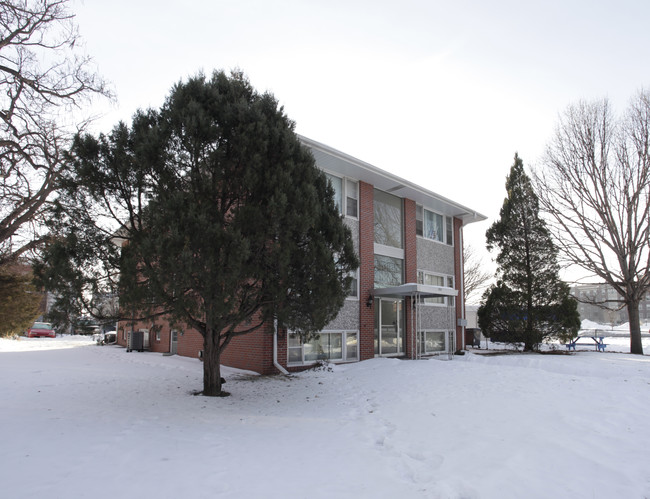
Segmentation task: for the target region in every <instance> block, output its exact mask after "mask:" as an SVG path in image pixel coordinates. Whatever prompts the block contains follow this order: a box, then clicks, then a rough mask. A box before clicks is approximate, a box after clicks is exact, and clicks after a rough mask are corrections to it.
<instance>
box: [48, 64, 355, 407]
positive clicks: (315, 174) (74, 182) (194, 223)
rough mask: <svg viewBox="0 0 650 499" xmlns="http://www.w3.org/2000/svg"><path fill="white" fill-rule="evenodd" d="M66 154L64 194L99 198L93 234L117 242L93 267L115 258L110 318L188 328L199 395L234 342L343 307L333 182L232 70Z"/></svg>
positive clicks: (309, 325) (271, 106) (344, 279)
mask: <svg viewBox="0 0 650 499" xmlns="http://www.w3.org/2000/svg"><path fill="white" fill-rule="evenodd" d="M73 153H74V159H75V165H76V172H77V177H76V178H73V179H71V183H70V185H71V187H72V189H71V191H70V192H71V193H74V195H75V196H77V199H79V197H80V196H82V197H83V195H84V193H85V195H86V197H87V198H92V197H95V199H99V200H100V201H101V200H106V202H105V203H103V204H104V205H105V209H107V210H108V209H111V210H113V213H114V214H115V215H118V216H117V217H116V218H117V219H119V220H120V224H121V226H120V227H119V228H118V229H117V230H116V231H115V232H114V233H113V234H112V235H111V234H108V233H106V234H105V237H104V238H102V237H98V240H99V241H100V242H101V243H102V247H103V248H106V247H107V244H106V242H107V241H108V240H109V239H110V237H113V238H114V236H115V235H118V236H119V238H120V240H121V241H124V242H125V244H124V246H123V248H122V252H121V254H120V255H119V260H118V257H117V253H115V252H114V251H112V250H110V249H106V251H105V253H104V254H105V255H107V257H108V258H107V259H106V258H105V259H104V260H103V261H104V263H105V262H106V261H108V260H111V259H112V260H113V261H112V265H113V266H116V265H118V264H119V267H120V271H121V278H120V281H119V287H120V305H121V314H122V315H123V316H125V315H126V316H127V317H128V316H129V315H133V316H134V317H155V316H157V315H163V316H166V317H169V318H171V319H172V320H173V321H176V322H177V323H179V324H185V325H187V326H190V327H192V328H194V329H196V330H197V331H199V332H200V333H201V334H202V335H203V338H204V347H203V359H204V386H203V393H204V394H205V395H219V394H221V381H220V380H221V376H220V371H219V366H220V356H221V354H222V352H223V351H224V350H225V348H227V346H228V344H229V343H230V341H231V340H232V339H233V338H235V337H236V336H238V335H242V334H246V333H249V332H252V331H255V330H257V329H259V328H260V327H262V326H263V325H264V324H268V323H269V321H272V320H274V319H277V320H278V322H279V323H280V325H282V326H284V327H288V328H290V329H292V330H294V331H296V332H299V333H312V332H316V331H319V330H321V329H322V328H323V327H324V326H325V325H326V324H327V323H328V322H329V321H331V320H332V319H333V318H334V317H335V316H336V314H337V313H338V311H339V309H340V308H341V306H342V305H343V303H344V300H345V296H346V293H347V290H348V287H349V279H350V278H349V277H348V274H349V272H350V271H352V270H354V269H355V268H356V267H357V266H358V260H357V257H356V255H355V254H354V250H353V246H352V240H351V235H350V231H349V229H348V228H347V227H346V226H345V224H344V223H343V221H342V220H341V217H340V215H339V212H338V210H337V208H336V206H335V204H334V200H333V191H332V188H331V186H330V185H329V183H328V182H327V179H326V177H325V175H324V174H323V173H322V172H321V171H320V170H319V169H318V168H317V167H316V166H315V161H314V159H313V157H312V155H311V153H310V152H309V151H308V150H307V149H306V148H305V147H304V146H302V145H301V144H300V142H299V140H298V138H297V136H296V134H295V133H294V124H293V122H291V121H290V120H289V119H288V118H287V117H286V116H285V114H284V112H283V110H282V108H281V107H279V106H278V103H277V101H276V99H275V98H274V97H273V96H272V95H270V94H268V93H265V94H259V93H258V92H256V91H255V90H254V89H253V88H252V87H251V85H250V83H249V82H248V80H247V79H246V78H245V77H244V76H243V75H242V74H241V73H238V72H234V73H232V74H231V75H227V74H225V73H223V72H216V73H214V74H213V75H212V77H211V78H206V77H205V76H203V75H199V76H197V77H194V78H191V79H189V80H188V81H186V82H183V83H179V84H177V85H176V86H175V87H174V88H173V90H172V92H171V94H170V96H169V97H168V99H167V101H166V102H165V104H164V106H163V107H162V108H161V109H160V111H149V112H146V113H143V112H141V113H138V114H137V115H136V116H135V117H134V119H133V123H132V126H131V127H130V128H128V127H126V126H124V125H120V126H118V127H116V128H115V129H114V130H113V132H112V134H111V135H110V136H108V137H104V136H101V137H100V138H99V139H95V138H94V137H85V138H80V139H79V140H78V141H77V144H76V147H75V150H74V151H73ZM100 204H102V203H100ZM79 205H80V203H79V202H78V203H77V206H79ZM82 211H83V210H82ZM84 213H86V211H84ZM77 218H78V219H83V215H81V216H79V217H77ZM91 225H92V227H94V228H95V229H96V228H97V227H98V225H99V224H98V221H97V220H94V221H92V224H91ZM75 226H76V227H78V222H76V224H75ZM84 232H85V233H86V234H87V233H88V230H86V229H84ZM76 240H77V241H93V238H92V237H85V238H76ZM72 246H74V245H72ZM69 247H70V249H71V251H70V253H71V254H83V253H84V251H83V250H82V248H77V249H73V248H72V247H71V246H69ZM50 252H51V253H53V250H50ZM86 294H88V293H86Z"/></svg>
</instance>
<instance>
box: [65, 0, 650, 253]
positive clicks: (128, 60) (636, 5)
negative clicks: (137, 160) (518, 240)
mask: <svg viewBox="0 0 650 499" xmlns="http://www.w3.org/2000/svg"><path fill="white" fill-rule="evenodd" d="M71 5H72V8H73V10H74V12H75V14H76V15H77V22H78V24H79V28H80V31H81V35H82V37H83V39H84V40H85V44H86V48H87V51H88V53H89V54H90V55H92V56H93V57H94V59H95V61H96V63H97V65H98V67H99V71H100V72H101V73H102V74H103V76H104V77H105V78H106V79H108V80H109V81H111V82H112V83H113V88H114V90H115V93H116V95H117V99H118V103H117V105H116V106H114V107H113V108H112V109H111V110H110V112H108V113H107V114H106V115H105V117H104V118H103V119H102V120H101V121H100V122H99V123H98V126H99V127H100V128H101V129H102V130H103V131H108V130H109V129H110V128H112V126H113V125H114V124H116V123H117V121H119V120H124V121H126V122H130V119H131V116H132V115H133V113H134V112H135V110H136V109H138V108H147V107H155V108H158V107H159V106H160V105H161V104H162V103H163V101H164V98H165V97H166V95H167V94H168V92H169V90H170V88H171V86H172V85H173V84H174V83H176V82H178V81H179V80H181V79H185V78H187V77H188V76H190V75H194V74H196V73H197V72H198V71H200V70H203V71H204V72H206V73H210V72H212V70H214V69H226V70H230V69H232V68H240V69H241V70H243V71H244V72H245V73H246V74H247V75H248V77H249V78H250V80H251V83H252V84H253V86H254V87H255V88H257V89H258V90H260V91H264V90H268V91H270V92H272V93H273V94H274V95H275V96H276V98H277V99H278V100H279V101H280V103H281V104H282V105H283V106H284V108H285V111H286V113H287V115H288V116H289V117H290V118H291V119H292V120H294V121H295V122H296V131H297V132H298V133H300V134H302V135H305V136H307V137H310V138H312V139H314V140H317V141H319V142H323V143H325V144H328V145H330V146H332V147H334V148H337V149H340V150H342V151H343V152H345V153H347V154H350V155H352V156H355V157H357V158H359V159H361V160H364V161H367V162H369V163H372V164H374V165H375V166H378V167H380V168H383V169H385V170H388V171H390V172H392V173H394V174H396V175H399V176H401V177H403V178H406V179H408V180H411V181H413V182H416V183H419V184H421V185H422V186H424V187H426V188H428V189H430V190H432V191H434V192H437V193H439V194H441V195H443V196H445V197H448V198H451V199H453V200H455V201H457V202H459V203H461V204H464V205H466V206H468V207H470V208H472V209H475V210H476V211H478V212H480V213H482V214H484V215H486V216H488V217H489V219H488V221H486V222H482V223H478V224H473V225H470V226H468V227H467V228H466V230H465V236H466V241H468V242H470V244H472V245H473V246H475V247H477V248H479V247H480V248H483V247H484V246H485V237H484V234H485V231H486V230H487V228H488V227H489V225H490V224H491V223H492V221H493V220H494V219H495V218H496V217H498V214H499V209H500V207H501V205H502V203H503V199H504V196H505V188H504V185H505V177H506V174H507V172H508V171H509V169H510V166H511V165H512V162H513V157H514V153H515V151H518V152H519V155H520V156H521V157H522V159H523V160H524V163H525V164H526V165H527V166H529V165H533V164H535V163H537V162H538V160H539V158H540V156H541V154H542V152H543V150H544V146H545V144H546V143H547V141H548V139H549V138H550V136H551V134H552V132H553V128H554V126H555V123H556V120H557V117H558V114H559V113H560V112H561V111H562V110H564V109H565V108H566V107H567V106H568V105H569V104H571V103H574V102H576V101H578V100H580V99H594V98H601V97H609V98H610V100H611V101H612V102H613V104H614V106H615V108H617V109H618V110H622V109H623V108H624V107H625V105H626V104H627V102H628V100H629V98H630V97H631V96H632V95H633V94H634V93H635V92H636V91H637V90H639V89H640V88H641V87H644V86H645V87H647V86H648V85H649V84H650V30H649V29H648V21H649V20H650V2H648V1H646V0H617V1H602V0H575V1H574V0H545V1H525V2H522V1H521V0H498V1H492V2H485V1H480V0H464V1H462V0H461V1H446V2H441V1H415V0H401V1H400V2H397V1H392V2H388V1H384V0H374V1H366V0H364V1H356V2H355V1H353V0H348V1H341V0H328V1H306V0H305V1H299V0H286V1H268V0H267V1H263V0H260V1H249V0H215V1H209V2H208V1H203V2H199V1H193V0H186V1H184V2H179V1H171V0H167V1H165V0H158V1H139V0H111V1H110V2H107V1H106V0H101V1H100V0H72V4H71ZM485 255H487V253H485ZM485 259H486V261H487V260H488V259H489V257H488V256H485Z"/></svg>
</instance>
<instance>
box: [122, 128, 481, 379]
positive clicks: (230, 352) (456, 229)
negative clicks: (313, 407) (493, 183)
mask: <svg viewBox="0 0 650 499" xmlns="http://www.w3.org/2000/svg"><path fill="white" fill-rule="evenodd" d="M303 140H304V141H306V142H309V140H308V139H304V138H303ZM314 144H315V146H314ZM310 147H312V151H313V152H314V156H315V158H316V159H317V163H318V162H319V159H320V161H322V162H323V163H324V164H326V165H327V166H328V168H329V169H330V170H331V169H336V168H340V169H341V170H342V171H338V172H337V171H335V173H336V174H338V175H341V176H342V177H343V178H347V177H346V172H345V169H346V168H348V166H346V165H353V164H354V166H355V167H356V168H357V170H356V172H357V173H359V172H364V171H366V170H367V172H368V173H367V176H368V178H371V179H376V180H377V181H379V182H383V183H384V185H383V189H382V188H380V187H382V186H377V185H375V184H374V183H373V182H374V180H373V182H369V181H365V180H364V179H363V178H354V177H353V180H354V181H355V182H356V183H357V185H358V193H357V194H358V197H357V201H358V217H354V216H353V217H351V218H347V219H346V223H348V224H351V227H352V228H354V229H355V230H358V251H359V261H360V267H359V272H358V280H359V289H358V292H359V294H358V300H348V305H347V306H348V308H347V318H348V319H349V318H350V317H352V319H353V320H352V321H350V320H348V321H347V324H352V323H353V322H354V323H355V324H356V322H355V320H354V311H353V310H351V309H350V308H349V303H354V304H355V306H358V307H359V310H358V318H359V321H358V331H356V326H355V327H354V328H353V330H352V333H354V332H357V334H358V344H359V350H358V352H359V360H367V359H371V358H373V357H375V299H373V296H372V293H373V289H374V283H375V269H374V265H375V254H374V253H375V244H374V222H375V220H374V201H373V200H374V192H375V188H378V189H380V190H386V191H387V192H394V191H396V190H401V189H404V188H405V186H404V184H405V183H407V182H405V181H402V180H400V182H399V184H400V185H399V186H397V187H395V188H390V187H388V186H386V184H385V182H386V176H387V175H388V174H385V172H384V173H378V170H376V169H374V167H369V165H366V164H363V163H355V161H357V160H354V158H349V157H347V156H345V155H342V153H338V152H337V151H334V150H330V149H328V148H327V147H326V146H322V145H319V144H317V143H311V145H310ZM319 147H321V148H322V150H321V149H319ZM364 168H365V169H366V170H364ZM343 185H345V182H343ZM407 192H412V193H413V196H414V198H416V197H417V196H420V198H421V196H422V192H424V191H422V189H421V188H417V189H412V190H411V191H407ZM424 195H425V197H426V196H429V198H426V199H425V202H427V201H428V200H429V199H437V198H435V195H434V194H433V193H425V194H424ZM400 197H401V198H402V201H403V217H404V219H403V231H404V234H403V235H404V245H403V251H404V263H403V265H404V267H403V268H404V282H405V283H417V278H418V268H419V265H418V244H419V243H418V240H419V239H421V238H418V236H417V235H416V211H417V210H416V208H417V204H418V203H422V200H420V201H418V202H417V203H416V201H415V200H414V199H412V198H411V197H409V195H408V194H406V195H402V196H400ZM343 202H345V200H343ZM435 203H438V201H435ZM435 203H433V202H432V204H435ZM445 203H447V204H449V205H450V206H451V208H449V209H450V210H456V212H457V211H458V210H460V209H461V208H462V207H458V206H457V205H453V204H450V203H451V202H450V201H448V200H444V201H443V202H442V204H443V205H444V204H445ZM463 210H465V209H463ZM461 212H462V213H463V216H467V217H468V219H469V220H470V221H476V220H482V219H484V218H485V217H482V216H481V215H479V216H478V217H477V214H476V213H473V212H470V211H462V210H461ZM470 214H471V215H472V216H471V217H470ZM443 215H444V216H450V215H449V214H447V213H444V212H443ZM357 224H358V226H357ZM462 226H463V219H462V218H460V217H458V216H455V217H454V218H453V238H454V246H453V250H452V249H451V248H450V247H449V246H443V244H444V243H439V242H435V243H433V242H432V243H431V244H434V245H438V246H434V247H433V251H434V253H428V254H427V255H430V256H427V255H425V256H420V258H423V259H424V262H427V265H424V268H426V269H430V270H432V271H435V272H438V273H440V274H447V275H448V274H450V273H451V272H452V266H453V274H454V282H455V286H456V289H457V290H458V292H459V294H458V298H457V299H456V301H455V304H456V305H455V318H454V319H455V321H454V327H455V341H456V348H458V349H460V348H464V341H463V340H464V338H463V332H464V331H463V330H464V328H463V327H462V326H458V325H457V324H458V319H459V318H462V317H464V316H465V315H464V306H465V304H464V299H463V298H464V297H463V296H462V283H463V276H462V263H461V261H462V260H461V259H462ZM427 247H429V248H431V246H427ZM441 248H445V249H444V251H441ZM452 251H453V265H452V261H451V259H452ZM440 255H442V256H443V257H444V258H443V260H442V263H440V261H441V260H440V258H441V257H440ZM445 255H446V256H445ZM420 263H422V262H420ZM403 303H404V310H403V313H404V331H403V332H402V334H403V346H404V349H403V355H404V356H406V357H412V356H414V354H415V348H414V347H415V345H414V344H413V336H414V335H413V334H412V333H413V332H414V331H413V330H414V327H413V326H414V324H413V323H412V321H413V316H415V315H416V314H415V312H416V310H415V309H413V310H412V304H411V299H410V298H409V297H406V298H405V299H404V300H403ZM429 311H430V312H434V313H435V312H436V311H437V310H436V309H429ZM343 322H345V321H339V322H338V323H337V324H338V325H339V327H340V324H342V323H343ZM434 322H435V321H434ZM444 324H448V322H445V323H444ZM131 327H133V330H136V331H137V330H139V329H147V330H150V331H151V332H150V341H149V345H150V350H151V351H154V352H161V353H166V352H169V351H170V345H171V331H172V328H171V327H170V325H169V323H168V322H167V321H165V320H164V319H161V318H158V319H156V320H155V321H153V322H151V321H149V322H142V323H137V324H134V325H133V326H131V325H130V324H128V323H122V324H120V326H119V329H118V343H119V344H121V345H126V334H124V331H125V330H126V331H127V332H128V331H129V330H131ZM274 327H275V326H274V324H273V323H268V324H265V325H264V326H263V327H261V328H260V329H259V330H257V331H255V332H253V333H248V334H245V335H242V336H239V337H235V338H234V339H233V340H232V341H231V343H230V344H229V345H228V346H227V348H226V349H225V351H224V352H223V353H222V356H221V360H222V364H223V365H226V366H232V367H237V368H240V369H247V370H251V371H255V372H258V373H261V374H274V373H277V372H278V369H277V368H276V366H275V365H274V359H273V353H274ZM344 327H347V326H344ZM443 327H444V328H447V329H448V328H449V325H443V324H442V323H440V324H439V325H436V324H433V323H432V324H421V325H420V329H425V328H428V329H429V330H431V329H434V330H436V329H437V328H443ZM175 329H176V330H177V331H179V334H178V342H177V353H178V354H179V355H183V356H188V357H198V356H199V352H200V351H201V350H203V337H202V336H201V335H200V334H199V333H198V332H197V331H194V330H193V329H191V328H189V327H176V328H175ZM334 331H336V329H334ZM346 331H347V329H346ZM276 353H277V362H278V363H279V364H280V366H282V367H283V368H284V369H287V370H289V371H295V370H300V369H304V368H305V367H308V366H295V365H293V366H288V365H287V360H288V359H287V357H288V338H287V333H286V331H285V330H282V329H280V330H279V331H278V334H277V350H276Z"/></svg>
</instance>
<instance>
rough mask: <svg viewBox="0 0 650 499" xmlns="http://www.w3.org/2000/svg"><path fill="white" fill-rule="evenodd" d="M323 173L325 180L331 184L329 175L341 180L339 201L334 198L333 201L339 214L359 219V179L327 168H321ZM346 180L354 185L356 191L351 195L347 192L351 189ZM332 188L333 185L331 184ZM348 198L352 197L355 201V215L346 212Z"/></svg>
mask: <svg viewBox="0 0 650 499" xmlns="http://www.w3.org/2000/svg"><path fill="white" fill-rule="evenodd" d="M323 173H324V174H325V176H326V177H327V180H328V181H329V182H330V184H331V180H330V177H334V178H336V179H337V180H340V181H341V191H340V192H341V202H340V203H338V202H337V199H334V202H335V203H336V205H337V208H338V210H339V214H340V215H341V216H342V217H345V218H351V219H353V220H358V219H359V181H358V180H356V179H354V178H351V177H343V176H341V175H337V174H335V173H332V172H329V171H327V170H323ZM348 182H350V183H352V184H355V185H356V193H355V195H354V196H351V194H352V193H351V192H349V191H350V190H351V189H350V188H349V186H348ZM332 188H334V186H332ZM334 192H336V189H334ZM348 199H353V200H354V201H355V208H356V215H349V214H348Z"/></svg>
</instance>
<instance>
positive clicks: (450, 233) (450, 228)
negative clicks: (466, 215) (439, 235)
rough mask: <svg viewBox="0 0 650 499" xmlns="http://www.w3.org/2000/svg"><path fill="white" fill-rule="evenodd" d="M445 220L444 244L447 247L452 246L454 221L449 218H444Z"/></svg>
mask: <svg viewBox="0 0 650 499" xmlns="http://www.w3.org/2000/svg"><path fill="white" fill-rule="evenodd" d="M445 219H446V220H447V237H446V242H447V244H448V245H449V246H453V245H454V221H453V219H452V218H451V217H445Z"/></svg>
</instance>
